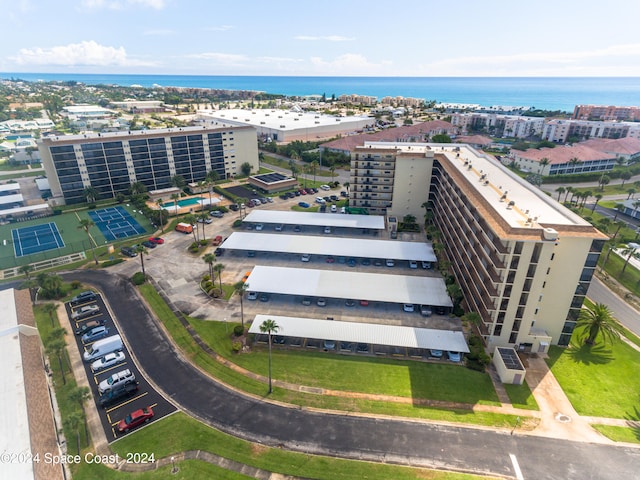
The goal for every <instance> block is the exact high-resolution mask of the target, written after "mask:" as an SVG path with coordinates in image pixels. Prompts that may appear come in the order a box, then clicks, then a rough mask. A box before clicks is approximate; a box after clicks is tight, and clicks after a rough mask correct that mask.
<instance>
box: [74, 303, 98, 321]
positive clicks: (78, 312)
mask: <svg viewBox="0 0 640 480" xmlns="http://www.w3.org/2000/svg"><path fill="white" fill-rule="evenodd" d="M98 312H100V307H99V306H98V305H96V304H95V303H90V304H89V305H83V306H81V307H80V308H76V309H75V310H74V311H73V312H72V313H71V320H82V319H83V318H87V317H90V316H91V315H95V314H97V313H98Z"/></svg>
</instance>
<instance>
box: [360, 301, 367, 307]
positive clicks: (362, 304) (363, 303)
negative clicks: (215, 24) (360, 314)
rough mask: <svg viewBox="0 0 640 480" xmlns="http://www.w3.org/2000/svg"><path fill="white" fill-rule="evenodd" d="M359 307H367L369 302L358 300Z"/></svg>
mask: <svg viewBox="0 0 640 480" xmlns="http://www.w3.org/2000/svg"><path fill="white" fill-rule="evenodd" d="M360 306H361V307H368V306H369V300H360Z"/></svg>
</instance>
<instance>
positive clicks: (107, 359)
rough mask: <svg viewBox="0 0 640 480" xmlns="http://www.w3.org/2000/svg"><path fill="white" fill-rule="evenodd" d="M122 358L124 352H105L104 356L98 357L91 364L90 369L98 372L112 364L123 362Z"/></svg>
mask: <svg viewBox="0 0 640 480" xmlns="http://www.w3.org/2000/svg"><path fill="white" fill-rule="evenodd" d="M124 359H125V357H124V352H113V353H107V354H106V355H105V356H104V357H100V358H99V359H98V360H96V361H95V362H93V363H92V364H91V370H93V371H94V372H99V371H100V370H104V369H105V368H111V367H113V366H114V365H118V364H119V363H122V362H124Z"/></svg>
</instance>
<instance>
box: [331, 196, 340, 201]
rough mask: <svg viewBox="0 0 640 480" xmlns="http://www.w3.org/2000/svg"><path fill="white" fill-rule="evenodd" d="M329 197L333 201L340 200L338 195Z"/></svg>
mask: <svg viewBox="0 0 640 480" xmlns="http://www.w3.org/2000/svg"><path fill="white" fill-rule="evenodd" d="M329 198H330V199H331V201H332V202H337V201H338V200H340V199H339V198H338V196H337V195H329Z"/></svg>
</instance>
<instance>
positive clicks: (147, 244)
mask: <svg viewBox="0 0 640 480" xmlns="http://www.w3.org/2000/svg"><path fill="white" fill-rule="evenodd" d="M142 246H143V247H144V248H156V247H157V245H156V244H155V243H153V242H152V241H150V240H145V241H144V242H142Z"/></svg>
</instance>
